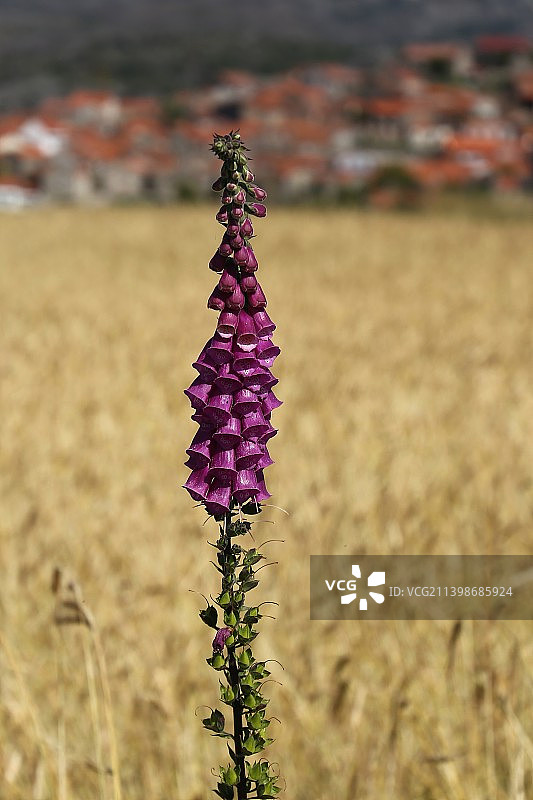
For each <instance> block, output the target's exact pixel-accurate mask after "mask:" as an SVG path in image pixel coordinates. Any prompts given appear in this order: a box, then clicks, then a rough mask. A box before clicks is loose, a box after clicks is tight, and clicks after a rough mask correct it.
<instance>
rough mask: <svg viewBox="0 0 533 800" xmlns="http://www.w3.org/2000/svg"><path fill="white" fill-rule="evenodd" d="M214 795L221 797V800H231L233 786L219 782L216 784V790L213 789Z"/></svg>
mask: <svg viewBox="0 0 533 800" xmlns="http://www.w3.org/2000/svg"><path fill="white" fill-rule="evenodd" d="M215 794H217V795H218V796H219V797H222V800H233V797H234V792H233V786H228V785H227V783H221V782H220V781H219V782H218V783H217V788H216V789H215Z"/></svg>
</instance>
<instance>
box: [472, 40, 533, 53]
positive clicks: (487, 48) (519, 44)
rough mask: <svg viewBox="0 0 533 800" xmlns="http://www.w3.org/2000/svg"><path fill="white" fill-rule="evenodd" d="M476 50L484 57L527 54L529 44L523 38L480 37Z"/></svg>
mask: <svg viewBox="0 0 533 800" xmlns="http://www.w3.org/2000/svg"><path fill="white" fill-rule="evenodd" d="M476 49H477V51H478V53H482V54H484V55H495V54H506V53H511V54H512V53H529V51H530V50H531V43H530V42H529V40H528V39H526V37H525V36H480V37H479V39H477V41H476Z"/></svg>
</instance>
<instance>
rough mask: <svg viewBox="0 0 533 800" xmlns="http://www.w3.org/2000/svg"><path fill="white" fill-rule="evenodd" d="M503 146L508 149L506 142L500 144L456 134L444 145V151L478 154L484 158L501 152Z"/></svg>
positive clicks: (477, 137) (499, 140) (493, 140)
mask: <svg viewBox="0 0 533 800" xmlns="http://www.w3.org/2000/svg"><path fill="white" fill-rule="evenodd" d="M504 146H507V147H508V146H509V145H508V143H506V142H502V140H501V139H489V138H482V137H480V136H468V135H462V134H456V135H455V136H452V137H450V139H449V140H448V142H447V143H446V145H445V147H446V149H447V150H448V151H449V152H451V153H458V152H466V153H479V154H482V155H485V156H490V155H493V154H495V153H497V152H498V151H499V150H502V147H504ZM511 146H512V145H511Z"/></svg>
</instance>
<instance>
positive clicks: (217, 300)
mask: <svg viewBox="0 0 533 800" xmlns="http://www.w3.org/2000/svg"><path fill="white" fill-rule="evenodd" d="M207 307H208V308H213V309H215V311H224V309H225V307H226V300H225V298H224V296H223V295H222V293H221V291H220V289H219V288H218V286H217V287H215V288H214V289H213V291H212V292H211V295H210V297H209V300H208V301H207Z"/></svg>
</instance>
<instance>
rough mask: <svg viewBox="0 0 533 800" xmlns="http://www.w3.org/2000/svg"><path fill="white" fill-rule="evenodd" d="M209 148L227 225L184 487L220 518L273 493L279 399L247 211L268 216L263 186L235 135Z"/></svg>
mask: <svg viewBox="0 0 533 800" xmlns="http://www.w3.org/2000/svg"><path fill="white" fill-rule="evenodd" d="M212 150H213V152H214V153H215V154H216V155H217V156H218V157H219V158H220V159H221V160H222V162H223V163H222V170H221V176H220V178H219V179H218V180H217V181H215V183H214V184H213V189H214V190H215V191H219V192H221V195H222V205H221V207H220V209H219V211H218V213H217V215H216V219H217V220H218V222H220V223H221V224H222V225H223V226H224V228H225V231H224V234H223V236H222V241H221V243H220V246H219V247H218V249H217V251H216V253H215V254H214V255H213V257H212V259H211V261H210V262H209V266H210V268H211V269H212V270H213V271H214V272H217V273H219V275H220V277H219V280H218V283H217V285H216V287H215V289H214V290H213V292H212V294H211V296H210V298H209V300H208V303H207V305H208V307H209V308H212V309H215V310H216V311H218V312H219V317H218V322H217V326H216V330H215V333H214V335H213V337H212V338H211V339H210V340H209V341H208V342H207V344H206V345H205V347H204V348H203V350H202V352H201V353H200V355H199V356H198V358H197V360H196V361H195V362H194V364H193V367H194V368H195V369H196V370H197V371H198V377H197V378H196V379H195V380H194V381H193V383H192V384H191V386H189V388H188V389H186V391H185V394H186V395H187V396H188V398H189V400H190V402H191V405H192V407H193V410H194V413H193V415H192V419H193V420H195V421H196V422H198V424H199V430H198V432H197V434H196V436H195V437H194V439H193V441H192V444H191V446H190V447H189V449H188V450H187V454H188V456H189V459H188V461H187V462H186V465H187V466H188V467H189V468H190V469H191V474H190V476H189V479H188V480H187V482H186V483H185V488H186V489H187V491H188V492H189V493H190V495H191V496H192V498H193V499H194V500H196V501H198V502H200V503H202V504H203V505H205V508H206V510H207V512H208V513H209V514H211V515H213V516H214V517H215V518H216V519H220V518H222V517H223V516H224V514H226V513H227V512H228V511H229V510H230V509H233V508H235V507H237V506H244V507H245V510H246V507H248V508H253V509H254V510H255V511H257V510H258V509H259V508H260V504H261V502H262V501H264V500H266V499H267V498H268V497H270V494H269V493H268V491H267V488H266V485H265V480H264V474H263V471H264V469H265V468H266V467H267V466H269V465H270V464H272V463H273V462H272V459H271V458H270V456H269V453H268V449H267V442H268V440H269V439H270V438H271V437H272V436H274V435H275V434H276V433H277V431H276V430H275V428H274V427H273V426H272V423H271V414H272V411H273V410H274V409H275V408H277V407H278V406H279V405H281V402H280V400H278V398H277V397H276V395H275V394H274V392H273V387H274V386H275V385H276V383H277V379H276V378H275V377H274V376H273V374H272V372H271V371H270V368H271V367H272V365H273V363H274V359H275V358H276V357H277V356H278V354H279V352H280V351H279V348H278V347H277V346H276V345H275V344H274V343H273V341H272V334H273V332H274V330H275V327H276V326H275V325H274V323H273V322H272V320H271V319H270V317H269V316H268V314H267V312H266V304H267V301H266V298H265V295H264V293H263V290H262V289H261V286H260V284H259V282H258V280H257V277H256V272H257V267H258V264H257V259H256V257H255V254H254V251H253V247H252V244H251V240H252V237H253V235H254V228H253V224H252V217H264V216H265V215H266V208H265V206H264V205H263V203H262V202H261V201H262V200H264V199H265V197H266V192H265V191H264V190H263V189H261V188H260V187H259V186H256V185H255V183H254V176H253V174H252V173H251V172H250V170H249V169H248V162H247V158H246V154H245V153H246V150H247V148H246V147H245V146H244V145H243V143H242V142H241V139H240V135H239V134H238V133H235V132H232V133H229V134H227V135H225V136H219V135H215V137H214V143H213V146H212Z"/></svg>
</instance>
